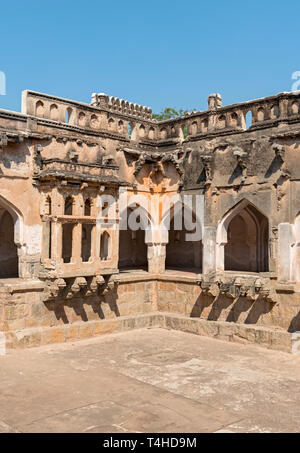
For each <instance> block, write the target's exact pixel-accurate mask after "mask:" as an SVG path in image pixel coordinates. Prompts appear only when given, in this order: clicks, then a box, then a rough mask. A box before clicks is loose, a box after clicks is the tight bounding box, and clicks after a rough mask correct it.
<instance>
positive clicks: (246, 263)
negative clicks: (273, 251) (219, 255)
mask: <svg viewBox="0 0 300 453" xmlns="http://www.w3.org/2000/svg"><path fill="white" fill-rule="evenodd" d="M224 230H225V235H226V238H225V240H223V243H224V269H225V270H230V271H245V272H267V271H268V269H269V260H268V242H269V241H268V238H269V231H268V230H269V226H268V219H267V218H266V217H265V216H264V215H263V214H262V213H261V212H260V211H259V210H258V209H257V208H256V207H255V206H254V205H252V204H251V203H249V202H246V201H244V202H243V203H242V204H241V205H240V206H238V207H237V209H236V210H235V209H234V210H233V211H232V213H231V214H230V216H229V217H228V218H227V220H226V222H225V224H224Z"/></svg>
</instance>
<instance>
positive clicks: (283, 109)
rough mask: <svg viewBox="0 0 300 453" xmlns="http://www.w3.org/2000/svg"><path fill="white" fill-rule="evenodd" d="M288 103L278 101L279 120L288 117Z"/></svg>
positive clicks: (281, 100)
mask: <svg viewBox="0 0 300 453" xmlns="http://www.w3.org/2000/svg"><path fill="white" fill-rule="evenodd" d="M288 102H289V101H288V99H280V100H279V112H280V118H286V117H287V116H288Z"/></svg>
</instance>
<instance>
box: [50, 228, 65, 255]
mask: <svg viewBox="0 0 300 453" xmlns="http://www.w3.org/2000/svg"><path fill="white" fill-rule="evenodd" d="M51 250H52V257H53V259H54V261H56V262H57V263H62V262H63V258H62V224H61V223H60V222H58V221H57V220H55V221H54V222H52V235H51Z"/></svg>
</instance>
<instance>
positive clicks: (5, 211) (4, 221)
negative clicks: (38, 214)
mask: <svg viewBox="0 0 300 453" xmlns="http://www.w3.org/2000/svg"><path fill="white" fill-rule="evenodd" d="M22 244H23V218H22V215H21V213H20V211H19V210H18V209H17V208H16V207H15V206H13V205H12V204H11V203H10V202H8V201H7V200H5V199H4V198H3V197H1V196H0V278H14V277H19V276H22V272H21V270H20V269H19V267H20V266H19V257H18V255H19V253H18V251H19V250H20V249H21V245H22Z"/></svg>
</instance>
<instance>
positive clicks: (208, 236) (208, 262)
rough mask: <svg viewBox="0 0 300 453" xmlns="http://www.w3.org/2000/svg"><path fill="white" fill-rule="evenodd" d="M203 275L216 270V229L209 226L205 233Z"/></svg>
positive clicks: (203, 241) (203, 240)
mask: <svg viewBox="0 0 300 453" xmlns="http://www.w3.org/2000/svg"><path fill="white" fill-rule="evenodd" d="M202 244H203V264H202V273H203V274H209V273H212V272H215V270H216V228H215V227H211V226H207V227H205V228H204V232H203V239H202Z"/></svg>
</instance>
